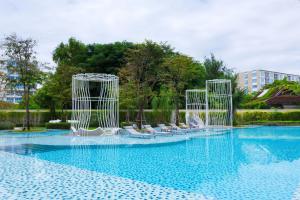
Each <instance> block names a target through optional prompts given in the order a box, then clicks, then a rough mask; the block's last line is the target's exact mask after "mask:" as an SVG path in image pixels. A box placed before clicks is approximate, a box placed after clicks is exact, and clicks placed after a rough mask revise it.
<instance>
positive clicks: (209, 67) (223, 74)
mask: <svg viewBox="0 0 300 200" xmlns="http://www.w3.org/2000/svg"><path fill="white" fill-rule="evenodd" d="M203 65H204V68H205V72H206V77H205V79H206V80H212V79H217V78H219V79H220V78H228V76H229V77H230V76H231V75H232V73H233V71H232V70H231V69H229V68H227V67H226V66H225V65H224V63H223V61H222V60H217V59H216V58H215V56H214V54H211V55H210V58H205V60H204V63H203Z"/></svg>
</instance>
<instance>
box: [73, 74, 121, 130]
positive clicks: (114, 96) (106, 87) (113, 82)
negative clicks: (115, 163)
mask: <svg viewBox="0 0 300 200" xmlns="http://www.w3.org/2000/svg"><path fill="white" fill-rule="evenodd" d="M90 126H93V127H98V128H97V129H95V130H89V127H90ZM118 127H119V78H118V77H117V76H115V75H110V74H94V73H86V74H77V75H73V77H72V120H71V129H72V131H73V132H74V133H78V134H94V133H95V134H102V133H104V131H105V130H106V131H107V130H117V129H118Z"/></svg>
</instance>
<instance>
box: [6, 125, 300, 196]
mask: <svg viewBox="0 0 300 200" xmlns="http://www.w3.org/2000/svg"><path fill="white" fill-rule="evenodd" d="M12 149H13V150H11V149H9V148H6V149H3V150H5V151H10V152H11V151H14V152H15V153H19V154H23V155H26V156H30V157H34V158H38V159H42V160H47V161H51V162H55V163H59V164H63V165H69V166H75V167H77V168H81V169H86V170H91V171H96V172H102V173H105V174H108V175H113V176H118V177H124V178H130V179H133V180H138V181H143V182H146V183H150V184H157V185H160V186H164V187H168V188H174V189H178V190H184V191H189V192H196V193H201V194H204V195H205V196H209V197H213V198H216V199H263V200H264V199H291V198H292V196H293V194H294V193H295V191H296V190H297V188H299V187H300V127H256V128H243V129H242V128H241V129H234V130H233V131H232V132H230V133H228V134H224V135H218V136H210V137H196V138H192V139H190V140H185V141H180V142H176V143H171V144H167V143H166V144H151V145H110V146H105V145H90V146H89V145H80V146H78V145H77V146H75V145H74V146H70V145H60V146H53V145H40V144H39V145H37V144H24V145H21V146H20V145H18V148H16V147H14V148H12ZM20 149H21V150H20ZM22 149H23V150H24V149H27V151H22Z"/></svg>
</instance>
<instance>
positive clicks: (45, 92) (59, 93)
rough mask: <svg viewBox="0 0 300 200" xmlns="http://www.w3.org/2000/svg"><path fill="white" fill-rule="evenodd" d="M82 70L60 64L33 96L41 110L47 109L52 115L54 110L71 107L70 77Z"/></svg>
mask: <svg viewBox="0 0 300 200" xmlns="http://www.w3.org/2000/svg"><path fill="white" fill-rule="evenodd" d="M81 72H82V69H81V68H79V67H73V66H70V65H66V64H60V65H59V66H58V67H57V68H56V72H55V73H54V74H53V75H50V76H49V79H48V80H47V82H45V83H44V86H43V88H41V89H40V90H39V91H38V92H37V93H36V94H35V96H34V98H35V100H36V102H37V103H38V104H39V105H40V107H42V108H49V109H50V110H51V112H52V113H55V109H56V108H58V109H61V110H62V111H63V110H64V109H66V108H71V107H72V92H71V91H72V76H73V75H74V74H77V73H81Z"/></svg>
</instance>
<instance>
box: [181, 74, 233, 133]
mask: <svg viewBox="0 0 300 200" xmlns="http://www.w3.org/2000/svg"><path fill="white" fill-rule="evenodd" d="M232 118H233V116H232V89H231V80H226V79H215V80H207V81H206V88H205V89H203V90H199V89H193V90H186V123H187V124H190V123H191V122H193V123H195V122H197V121H198V123H200V124H199V125H200V126H202V123H203V122H204V123H205V127H206V128H209V127H210V128H230V127H232ZM199 119H200V120H199Z"/></svg>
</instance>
